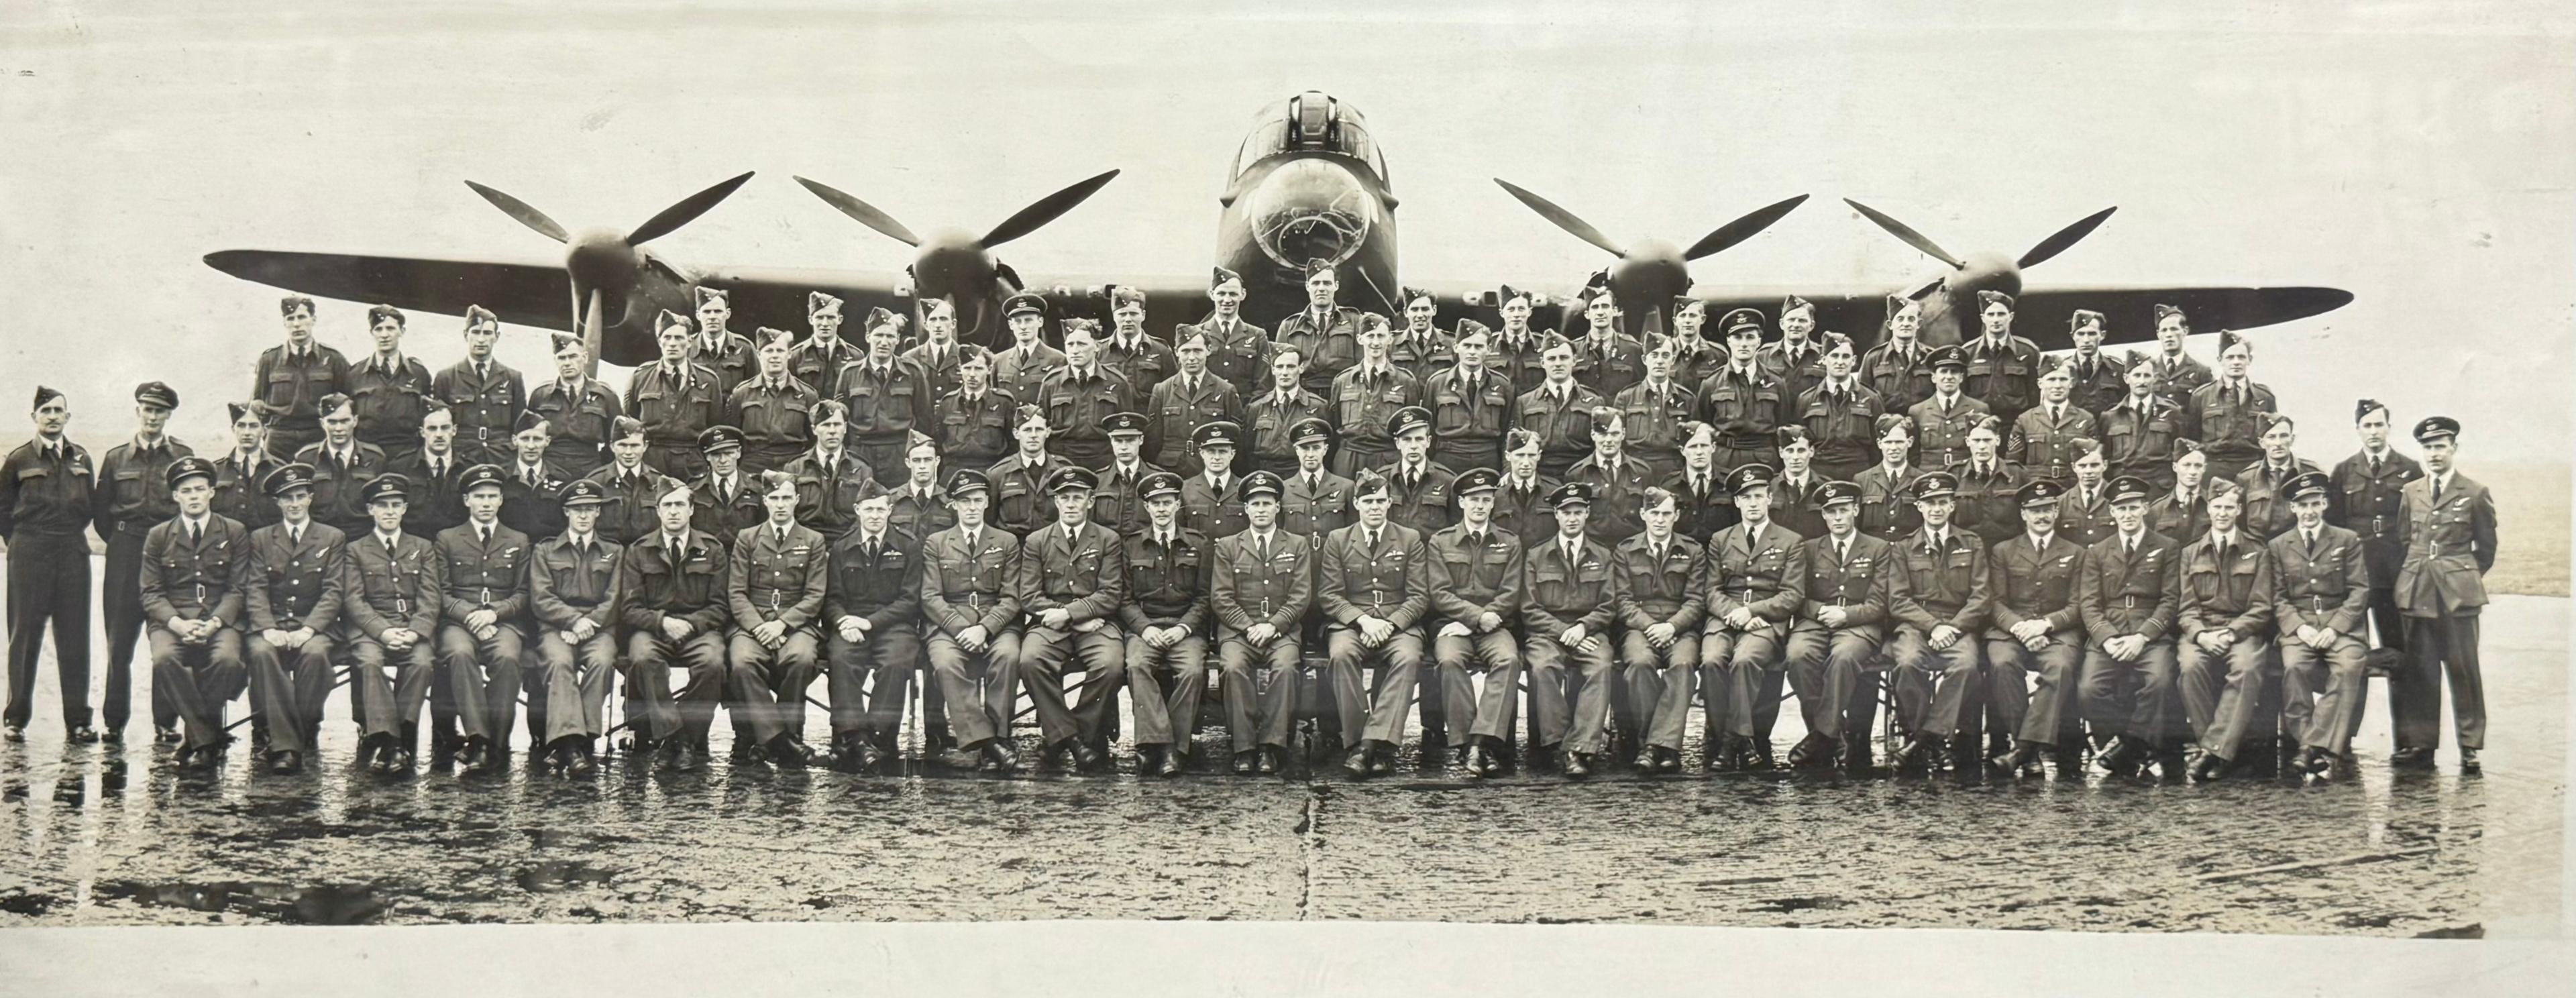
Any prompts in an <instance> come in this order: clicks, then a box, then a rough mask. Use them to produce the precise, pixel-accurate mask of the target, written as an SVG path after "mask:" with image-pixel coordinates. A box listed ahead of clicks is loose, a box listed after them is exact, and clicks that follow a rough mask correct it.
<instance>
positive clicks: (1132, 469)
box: [1091, 412, 1165, 537]
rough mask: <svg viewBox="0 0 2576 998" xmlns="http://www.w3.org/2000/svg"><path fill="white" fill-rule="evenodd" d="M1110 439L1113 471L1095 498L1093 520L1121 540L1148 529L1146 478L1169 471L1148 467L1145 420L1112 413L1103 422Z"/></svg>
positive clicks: (1110, 463) (1102, 427)
mask: <svg viewBox="0 0 2576 998" xmlns="http://www.w3.org/2000/svg"><path fill="white" fill-rule="evenodd" d="M1100 429H1101V431H1102V432H1104V433H1106V434H1108V436H1109V470H1108V473H1107V474H1106V475H1105V476H1103V477H1102V479H1101V480H1100V483H1099V487H1098V488H1097V489H1096V490H1095V491H1093V492H1092V494H1091V519H1092V520H1093V521H1095V522H1097V523H1099V524H1100V525H1101V526H1103V527H1107V528H1109V529H1110V531H1111V532H1113V533H1116V534H1117V535H1118V536H1120V537H1125V536H1128V535H1130V534H1133V533H1135V532H1137V531H1139V530H1142V529H1144V528H1145V498H1144V494H1143V490H1144V487H1145V476H1147V475H1150V474H1153V473H1154V472H1157V471H1163V470H1165V469H1163V468H1158V467H1155V466H1153V465H1150V464H1147V463H1145V462H1144V460H1143V459H1142V458H1141V457H1140V456H1139V455H1141V454H1143V453H1144V451H1145V417H1143V416H1140V415H1137V414H1135V413H1132V412H1118V413H1111V414H1109V415H1108V416H1107V417H1105V418H1103V419H1102V420H1101V421H1100Z"/></svg>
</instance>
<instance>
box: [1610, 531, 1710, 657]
mask: <svg viewBox="0 0 2576 998" xmlns="http://www.w3.org/2000/svg"><path fill="white" fill-rule="evenodd" d="M1652 547H1653V545H1651V544H1649V543H1648V542H1647V539H1646V535H1644V534H1638V535H1637V536H1635V537H1631V538H1628V539H1627V540H1624V541H1620V542H1619V546H1618V548H1617V549H1615V550H1613V551H1612V552H1611V553H1610V564H1611V567H1612V569H1613V570H1615V571H1617V572H1618V573H1619V620H1620V622H1621V623H1623V624H1625V625H1627V628H1628V629H1629V630H1631V631H1642V630H1645V629H1646V628H1649V627H1653V626H1655V625H1656V624H1671V625H1673V629H1674V630H1676V631H1680V632H1683V633H1688V632H1689V631H1690V629H1692V628H1694V627H1698V626H1699V623H1700V620H1701V618H1702V617H1704V616H1705V615H1706V614H1707V613H1708V552H1707V549H1705V548H1702V547H1701V546H1700V544H1699V542H1698V541H1694V540H1691V539H1690V538H1688V537H1684V536H1682V535H1681V534H1680V533H1675V534H1673V536H1672V538H1671V539H1670V540H1668V541H1666V542H1665V544H1664V550H1663V554H1662V556H1661V557H1657V556H1656V555H1655V553H1654V552H1653V550H1652Z"/></svg>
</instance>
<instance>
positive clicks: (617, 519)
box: [590, 461, 680, 547]
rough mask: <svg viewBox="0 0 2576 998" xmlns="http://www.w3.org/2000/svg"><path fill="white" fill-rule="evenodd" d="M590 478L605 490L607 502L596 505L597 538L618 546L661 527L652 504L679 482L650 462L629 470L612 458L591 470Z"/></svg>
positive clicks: (629, 542)
mask: <svg viewBox="0 0 2576 998" xmlns="http://www.w3.org/2000/svg"><path fill="white" fill-rule="evenodd" d="M590 480H591V481H594V482H597V483H599V485H600V488H601V489H602V490H603V491H605V492H607V493H608V502H606V503H605V504H602V505H601V506H600V507H599V523H598V524H597V527H596V529H597V530H598V531H599V538H600V540H602V541H605V542H607V543H609V544H613V545H617V546H619V547H624V546H625V545H628V544H632V543H635V541H636V540H637V539H639V538H642V537H643V536H644V535H646V534H649V533H652V532H654V531H656V530H660V529H662V515H661V513H660V512H659V511H657V510H655V509H654V508H653V507H654V505H655V504H656V503H657V502H658V501H659V500H660V499H661V497H662V493H664V492H668V491H670V490H672V489H674V488H678V487H679V484H680V483H679V482H678V481H677V480H674V479H672V478H671V477H670V476H668V475H664V474H662V473H661V472H658V471H654V470H653V469H652V467H651V466H649V465H643V466H638V467H636V468H634V469H633V470H631V471H630V470H628V469H624V468H620V467H618V466H617V464H616V462H613V461H612V462H610V463H609V464H608V465H606V466H604V467H602V468H600V469H599V470H598V471H594V472H591V473H590Z"/></svg>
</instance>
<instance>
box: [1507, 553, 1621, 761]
mask: <svg viewBox="0 0 2576 998" xmlns="http://www.w3.org/2000/svg"><path fill="white" fill-rule="evenodd" d="M1567 547H1568V545H1567V541H1566V538H1565V537H1564V535H1562V534H1550V535H1548V536H1547V538H1546V539H1545V540H1540V541H1535V542H1532V543H1531V544H1530V548H1529V551H1528V552H1527V553H1526V554H1525V555H1523V559H1522V566H1523V567H1524V568H1525V569H1526V570H1527V573H1528V579H1529V594H1528V597H1527V598H1526V599H1525V600H1524V601H1523V602H1522V604H1521V619H1522V620H1523V621H1525V622H1526V627H1525V634H1526V636H1527V638H1528V640H1527V641H1526V642H1524V645H1523V648H1522V658H1523V660H1524V661H1526V662H1527V664H1528V666H1529V682H1530V692H1531V704H1530V737H1531V738H1532V739H1533V740H1535V741H1536V743H1537V744H1539V745H1541V746H1547V745H1559V746H1562V747H1564V749H1565V750H1566V751H1568V752H1573V753H1576V754H1578V755H1590V754H1592V753H1596V752H1599V751H1601V750H1602V748H1603V747H1604V739H1605V737H1606V735H1605V730H1606V728H1607V726H1608V724H1609V720H1610V700H1611V682H1610V670H1611V667H1612V666H1611V662H1612V655H1611V648H1612V647H1614V646H1615V641H1614V639H1613V636H1612V635H1611V633H1610V623H1611V621H1613V620H1616V619H1618V616H1619V599H1620V596H1621V592H1622V588H1621V587H1622V585H1623V584H1624V582H1625V580H1624V579H1623V578H1622V577H1621V574H1620V573H1619V572H1618V571H1616V570H1614V569H1613V568H1612V566H1611V563H1610V549H1609V548H1607V547H1603V546H1602V545H1601V544H1599V543H1597V542H1594V541H1591V540H1589V539H1578V542H1577V543H1576V544H1575V545H1574V550H1573V553H1571V554H1569V553H1568V552H1567ZM1577 624H1580V625H1582V626H1583V632H1584V637H1585V638H1586V639H1588V640H1589V642H1590V644H1591V648H1590V649H1588V650H1587V649H1585V648H1584V647H1583V646H1582V645H1569V644H1566V643H1565V640H1564V635H1565V632H1566V631H1567V630H1568V629H1570V628H1572V627H1574V626H1575V625H1577ZM1569 672H1570V673H1571V674H1569Z"/></svg>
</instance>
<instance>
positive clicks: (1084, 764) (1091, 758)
mask: <svg viewBox="0 0 2576 998" xmlns="http://www.w3.org/2000/svg"><path fill="white" fill-rule="evenodd" d="M1109 766H1110V762H1109V754H1108V753H1106V752H1102V751H1101V750H1100V747H1099V746H1097V745H1093V744H1091V743H1090V742H1086V741H1076V742H1074V743H1073V767H1074V768H1075V769H1076V770H1079V771H1081V772H1085V773H1097V772H1100V771H1101V770H1104V769H1108V768H1109Z"/></svg>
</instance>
